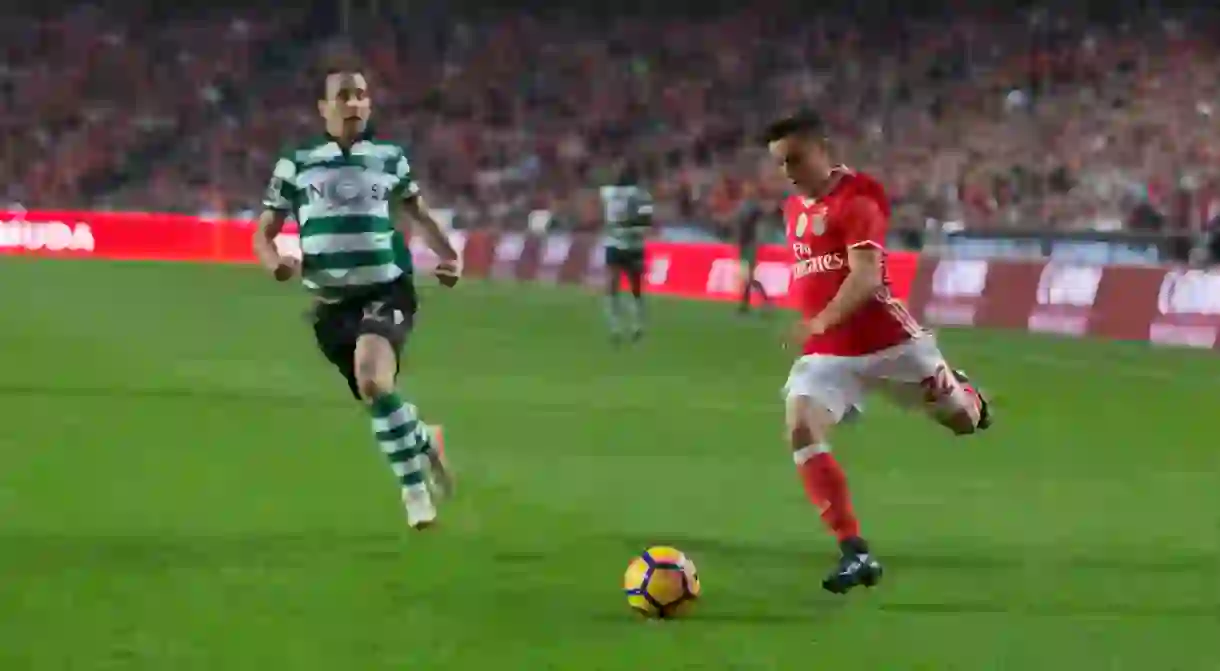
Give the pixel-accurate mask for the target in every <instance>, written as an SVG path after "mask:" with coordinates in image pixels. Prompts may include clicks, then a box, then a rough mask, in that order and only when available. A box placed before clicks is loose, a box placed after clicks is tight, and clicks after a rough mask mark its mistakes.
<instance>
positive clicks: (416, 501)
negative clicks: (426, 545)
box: [402, 487, 436, 530]
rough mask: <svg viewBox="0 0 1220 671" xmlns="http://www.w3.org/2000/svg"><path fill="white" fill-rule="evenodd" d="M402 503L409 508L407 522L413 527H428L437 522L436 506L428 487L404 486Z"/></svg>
mask: <svg viewBox="0 0 1220 671" xmlns="http://www.w3.org/2000/svg"><path fill="white" fill-rule="evenodd" d="M402 504H403V507H405V508H406V509H407V524H408V525H410V526H411V528H412V529H417V530H419V529H427V528H428V527H430V526H432V525H433V524H435V523H436V506H435V505H434V504H433V503H432V493H431V492H429V491H428V488H427V487H408V488H404V489H403V490H402Z"/></svg>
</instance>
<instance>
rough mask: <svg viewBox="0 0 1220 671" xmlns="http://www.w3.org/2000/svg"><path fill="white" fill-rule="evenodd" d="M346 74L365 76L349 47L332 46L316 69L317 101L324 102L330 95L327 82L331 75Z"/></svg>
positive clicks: (354, 53) (362, 68)
mask: <svg viewBox="0 0 1220 671" xmlns="http://www.w3.org/2000/svg"><path fill="white" fill-rule="evenodd" d="M347 73H351V74H357V73H358V74H365V72H364V65H363V64H362V63H361V62H360V58H359V57H358V56H357V55H356V52H355V50H354V49H352V48H351V47H349V46H347V45H344V44H336V45H332V46H331V47H329V48H328V49H327V50H326V52H325V53H324V54H323V56H322V59H321V63H320V64H319V67H318V80H319V92H320V93H321V95H319V96H318V100H326V99H327V96H329V95H330V91H329V90H327V82H328V81H329V80H330V76H331V75H338V74H347ZM366 76H367V75H366Z"/></svg>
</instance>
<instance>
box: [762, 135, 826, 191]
mask: <svg viewBox="0 0 1220 671" xmlns="http://www.w3.org/2000/svg"><path fill="white" fill-rule="evenodd" d="M767 149H768V150H769V151H770V152H771V157H772V158H774V159H775V160H776V162H778V163H779V167H780V170H781V171H783V173H784V176H785V177H787V178H788V181H790V182H792V183H793V184H794V185H795V186H796V188H797V189H800V190H801V191H802V192H804V193H809V194H812V193H816V192H817V191H819V190H821V187H822V185H823V184H824V183H825V181H826V176H827V175H829V174H830V157H829V156H828V155H827V153H826V147H825V146H824V145H823V144H822V143H821V142H819V141H817V140H814V139H811V138H807V137H802V136H799V135H789V136H788V137H785V138H780V139H779V140H776V141H775V142H772V143H771V144H770V145H768V147H767Z"/></svg>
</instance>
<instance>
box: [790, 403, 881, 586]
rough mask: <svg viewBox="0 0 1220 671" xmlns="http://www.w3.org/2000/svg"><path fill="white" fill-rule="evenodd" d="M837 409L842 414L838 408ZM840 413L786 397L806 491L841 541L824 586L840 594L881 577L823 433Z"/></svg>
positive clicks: (796, 458) (843, 476)
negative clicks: (838, 554) (833, 565)
mask: <svg viewBox="0 0 1220 671" xmlns="http://www.w3.org/2000/svg"><path fill="white" fill-rule="evenodd" d="M839 414H841V413H839ZM838 419H839V417H838V416H836V413H835V412H834V411H832V410H829V409H827V408H825V407H824V406H822V405H820V404H819V403H818V402H816V401H815V400H814V399H813V398H811V397H809V396H801V395H793V396H789V398H788V403H787V421H788V435H789V442H790V444H791V446H792V458H793V461H795V462H796V469H797V472H798V473H799V474H800V478H801V482H802V484H804V486H805V495H806V496H807V497H808V498H809V502H810V503H812V504H813V505H814V506H815V507H816V508H817V509H818V511H819V513H820V514H821V517H822V521H823V522H825V524H826V526H827V527H828V528H829V529H830V531H831V532H832V533H833V534H834V535H835V538H836V539H837V540H838V542H839V550H840V552H841V555H842V556H841V558H840V559H839V563H838V565H837V566H836V567H835V569H834V571H832V572H831V574H830V575H829V576H827V577H826V578H825V579H824V580H823V581H822V588H823V589H825V590H827V591H829V592H833V593H835V594H843V593H846V592H848V591H849V590H851V589H852V588H854V587H858V586H860V585H864V586H866V587H872V586H873V585H875V584H877V582H878V581H880V580H881V573H882V568H881V563H880V562H878V561H877V559H876V558H875V557H873V555H872V553H871V552H870V550H869V546H868V542H867V541H865V540H864V538H863V537H862V536H861V535H860V521H859V520H858V519H857V518H856V513H855V510H854V509H853V507H852V502H851V490H850V489H849V488H848V485H847V475H846V474H845V473H844V472H843V468H842V466H840V465H839V462H838V460H837V459H835V456H834V454H833V453H832V452H831V449H830V444H829V442H827V438H828V435H829V432H830V428H831V427H832V426H833V425H834V424H835V423H836V422H837V421H838Z"/></svg>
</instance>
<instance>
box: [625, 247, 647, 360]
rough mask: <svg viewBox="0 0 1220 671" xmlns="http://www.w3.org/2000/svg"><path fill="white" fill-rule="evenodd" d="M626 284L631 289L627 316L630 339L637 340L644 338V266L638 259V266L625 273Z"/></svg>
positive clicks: (641, 260)
mask: <svg viewBox="0 0 1220 671" xmlns="http://www.w3.org/2000/svg"><path fill="white" fill-rule="evenodd" d="M627 284H628V285H629V286H630V287H631V302H630V303H628V307H627V315H628V318H629V320H630V325H629V326H628V328H629V329H630V333H631V339H632V340H639V339H640V338H642V337H643V336H644V265H643V259H640V263H639V265H638V266H636V265H633V267H632V268H631V270H630V271H629V272H628V273H627Z"/></svg>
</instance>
